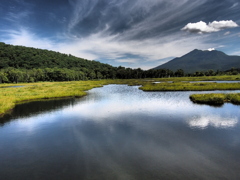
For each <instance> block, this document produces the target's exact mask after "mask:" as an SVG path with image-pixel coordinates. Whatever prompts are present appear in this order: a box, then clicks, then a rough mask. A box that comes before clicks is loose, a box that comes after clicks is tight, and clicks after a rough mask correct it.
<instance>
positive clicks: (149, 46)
mask: <svg viewBox="0 0 240 180" xmlns="http://www.w3.org/2000/svg"><path fill="white" fill-rule="evenodd" d="M4 33H5V34H6V35H5V38H3V42H5V43H8V44H13V45H23V46H27V47H35V48H41V49H49V50H54V51H58V52H62V53H66V54H72V55H74V56H77V57H81V58H85V59H89V60H101V61H102V60H103V61H102V62H104V59H106V60H111V61H112V62H110V64H112V65H115V64H116V63H123V64H122V65H123V66H126V67H130V66H131V67H132V68H138V67H140V68H143V69H149V68H153V67H155V66H157V65H160V64H161V61H159V60H161V59H163V61H164V62H166V59H165V58H169V56H171V57H180V56H182V55H183V54H185V53H188V52H189V51H191V50H192V49H193V47H194V48H197V49H206V46H208V47H209V46H212V47H213V46H216V45H215V44H208V43H205V42H204V38H199V37H190V36H184V35H183V36H182V34H180V33H179V34H175V35H167V36H165V37H163V38H149V39H145V40H142V41H139V40H122V39H121V38H122V36H123V34H117V35H109V34H108V33H106V30H103V31H102V32H98V33H95V34H92V35H90V36H87V37H84V38H77V37H74V38H73V37H69V36H66V35H62V36H61V38H62V39H63V40H64V41H62V42H61V43H59V42H58V43H56V42H54V41H52V40H51V39H47V38H42V37H39V36H38V35H36V34H34V33H32V32H31V31H29V29H27V28H21V29H19V30H14V31H13V30H10V31H9V30H8V31H4ZM205 36H206V38H207V36H208V35H205ZM126 54H129V55H133V56H137V57H139V59H138V58H135V57H134V58H131V57H126ZM125 58H126V59H125ZM153 62H156V63H157V64H154V63H153ZM105 63H109V61H108V62H106V61H105ZM124 63H126V64H124ZM147 63H150V64H152V65H153V66H152V67H150V66H148V65H147ZM162 63H163V62H162Z"/></svg>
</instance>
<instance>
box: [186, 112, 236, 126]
mask: <svg viewBox="0 0 240 180" xmlns="http://www.w3.org/2000/svg"><path fill="white" fill-rule="evenodd" d="M188 123H189V126H190V127H193V128H200V129H205V128H207V127H209V126H213V127H215V128H232V127H235V126H236V125H237V123H238V118H237V117H221V116H213V115H209V116H196V117H193V118H192V119H191V120H190V121H189V122H188Z"/></svg>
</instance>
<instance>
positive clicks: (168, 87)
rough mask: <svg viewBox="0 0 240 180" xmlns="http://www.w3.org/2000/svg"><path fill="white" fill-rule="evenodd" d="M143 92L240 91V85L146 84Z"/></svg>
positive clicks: (201, 83) (208, 83) (200, 83)
mask: <svg viewBox="0 0 240 180" xmlns="http://www.w3.org/2000/svg"><path fill="white" fill-rule="evenodd" d="M140 89H141V90H143V91H212V90H239V89H240V83H210V82H199V83H189V82H173V83H168V82H162V83H146V84H145V85H143V86H142V87H140Z"/></svg>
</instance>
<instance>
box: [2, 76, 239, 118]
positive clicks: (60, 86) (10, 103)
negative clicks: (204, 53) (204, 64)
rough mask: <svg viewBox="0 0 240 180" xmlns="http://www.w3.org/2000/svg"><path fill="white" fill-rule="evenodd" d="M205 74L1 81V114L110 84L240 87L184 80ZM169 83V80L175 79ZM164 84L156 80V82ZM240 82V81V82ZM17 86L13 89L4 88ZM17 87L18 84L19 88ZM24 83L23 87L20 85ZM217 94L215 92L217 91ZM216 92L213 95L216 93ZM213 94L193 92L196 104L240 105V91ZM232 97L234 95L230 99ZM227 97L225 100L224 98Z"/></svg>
mask: <svg viewBox="0 0 240 180" xmlns="http://www.w3.org/2000/svg"><path fill="white" fill-rule="evenodd" d="M239 77H240V76H239V75H238V76H234V77H233V76H228V77H226V76H225V77H224V78H223V77H221V76H218V77H215V76H214V77H204V79H205V80H206V79H207V80H209V81H210V80H213V79H214V80H215V81H216V80H225V81H226V80H236V79H239ZM200 79H201V80H202V79H203V78H202V77H196V78H195V77H191V78H189V77H182V78H152V79H114V80H113V79H108V80H91V81H90V80H89V81H65V82H36V83H19V84H0V117H2V116H4V114H7V113H8V112H10V111H11V110H12V109H13V108H14V107H15V105H16V104H22V103H25V102H29V101H37V100H52V99H57V98H70V97H78V98H79V97H83V96H85V95H87V92H86V91H88V90H90V89H93V88H97V87H102V86H104V85H108V84H126V85H129V86H137V85H138V86H139V85H140V86H141V87H139V89H140V90H143V91H211V90H240V83H213V82H201V83H190V82H181V81H185V80H188V81H199V80H200ZM172 80H173V82H172V83H168V82H167V81H172ZM159 81H161V82H163V83H154V82H159ZM239 82H240V81H239ZM9 86H15V87H11V88H2V87H9ZM16 86H17V87H16ZM19 86H20V87H19ZM213 94H214V93H213ZM213 94H212V96H213ZM212 96H208V97H207V96H206V95H204V96H203V95H197V94H193V95H191V96H190V99H191V100H192V102H194V103H199V104H202V103H205V104H211V102H213V104H214V103H216V102H218V101H219V103H220V104H221V103H224V102H233V103H234V104H240V93H237V95H234V96H233V95H231V96H230V95H227V94H224V96H223V95H221V98H220V99H221V100H219V97H220V96H219V95H215V96H214V97H216V96H217V97H216V98H211V97H212ZM230 97H231V98H230ZM222 99H223V100H222Z"/></svg>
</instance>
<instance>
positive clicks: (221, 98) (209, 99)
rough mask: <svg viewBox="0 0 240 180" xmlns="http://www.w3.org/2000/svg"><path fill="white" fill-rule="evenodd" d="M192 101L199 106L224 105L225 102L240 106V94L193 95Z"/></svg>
mask: <svg viewBox="0 0 240 180" xmlns="http://www.w3.org/2000/svg"><path fill="white" fill-rule="evenodd" d="M190 99H191V101H193V102H194V103H199V104H210V105H222V104H224V103H225V102H230V103H233V104H238V105H239V104H240V93H228V94H222V93H220V94H214V93H211V94H193V95H191V96H190Z"/></svg>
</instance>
